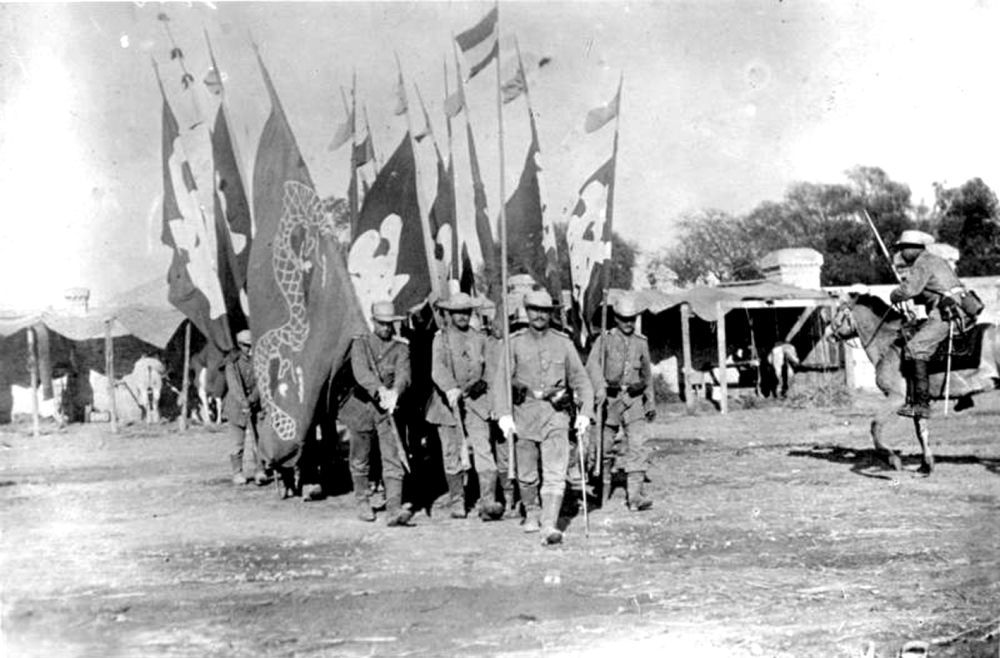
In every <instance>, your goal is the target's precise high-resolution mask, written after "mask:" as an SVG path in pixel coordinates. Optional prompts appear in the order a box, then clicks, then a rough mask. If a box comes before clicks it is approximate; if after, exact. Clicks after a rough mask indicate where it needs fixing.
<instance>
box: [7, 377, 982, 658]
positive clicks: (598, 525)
mask: <svg viewBox="0 0 1000 658" xmlns="http://www.w3.org/2000/svg"><path fill="white" fill-rule="evenodd" d="M877 403H878V400H876V399H875V398H864V397H862V398H859V399H858V400H856V401H855V405H854V406H853V407H852V408H849V409H837V410H831V409H820V410H816V409H811V410H796V409H790V408H787V407H783V406H769V407H764V408H758V409H751V410H742V411H735V412H733V413H731V414H729V415H728V416H725V417H723V416H719V415H718V414H716V413H706V414H704V415H696V416H688V415H685V414H682V413H680V412H675V413H667V414H661V419H662V420H661V422H660V423H658V424H657V425H656V427H655V432H654V434H655V437H656V438H655V439H654V443H655V447H656V451H655V459H654V468H653V470H652V471H651V472H650V474H649V475H650V478H651V480H652V484H651V490H652V493H653V495H654V497H655V500H656V505H655V507H654V508H653V510H651V511H649V512H647V513H643V514H632V513H629V512H627V511H626V510H625V509H624V508H623V506H622V497H623V496H622V493H621V492H620V491H619V492H616V494H615V496H614V497H613V498H612V499H611V500H610V501H609V502H608V503H607V504H605V506H604V508H603V509H600V510H596V511H593V512H592V514H591V518H590V526H591V529H590V536H589V538H587V537H585V533H584V527H583V522H582V519H581V518H580V517H579V516H576V517H574V518H573V519H571V520H570V522H569V523H570V524H569V527H568V530H567V535H566V541H565V544H564V545H563V546H561V547H559V548H555V549H546V548H543V547H541V546H539V545H538V538H537V535H525V534H524V533H522V532H521V531H520V529H519V527H518V525H517V522H516V521H514V520H505V521H502V522H500V523H491V524H484V523H482V522H480V521H479V520H478V519H476V518H472V517H470V518H469V519H467V520H451V519H446V518H442V515H439V514H435V515H434V516H433V517H431V516H427V515H424V514H421V515H419V516H418V517H417V519H416V527H412V528H402V529H391V528H387V527H385V526H384V525H383V524H382V522H381V519H380V522H379V523H376V524H366V523H363V522H361V521H357V520H355V519H354V514H353V508H352V505H351V496H350V494H345V495H342V496H338V497H333V498H329V499H326V500H323V501H319V502H314V503H309V504H303V503H301V502H299V501H298V500H287V501H281V500H279V499H278V498H277V496H276V494H275V492H274V490H273V489H272V488H270V487H266V488H256V487H253V486H250V487H244V488H237V487H234V486H233V485H232V484H230V483H229V479H228V477H227V458H226V453H227V449H228V447H227V445H226V441H225V440H224V438H223V435H222V434H221V433H216V432H212V431H208V430H205V429H200V428H199V429H195V430H191V431H189V432H188V433H187V434H183V435H182V434H178V433H177V432H175V431H174V430H173V428H169V427H166V426H162V427H154V428H146V427H141V426H134V427H131V428H126V429H124V430H123V431H122V432H121V433H120V434H118V435H110V434H107V433H106V427H105V426H100V425H91V426H72V427H70V428H69V429H68V430H66V431H55V430H54V429H52V430H50V433H48V434H46V435H44V436H42V437H40V438H38V439H33V438H31V437H30V436H29V435H28V434H27V433H26V432H25V431H24V430H23V429H18V428H10V427H8V431H7V433H6V434H3V435H0V528H2V531H3V532H2V540H0V551H2V553H0V559H2V563H0V567H2V575H0V586H2V590H0V595H2V599H0V600H2V636H0V649H3V650H4V651H3V652H2V653H4V654H5V655H9V656H192V657H194V656H197V657H202V656H289V657H291V656H309V657H313V656H400V655H417V656H446V655H447V656H452V655H457V656H486V655H505V656H531V655H538V654H542V653H545V654H546V655H566V656H570V655H573V656H578V655H585V656H601V655H614V654H620V655H656V656H665V655H671V656H859V657H860V656H864V655H869V656H882V657H888V656H895V655H896V654H897V652H898V650H899V649H900V647H901V646H902V644H903V643H904V642H906V641H909V640H924V641H927V642H931V643H932V644H931V652H930V653H931V655H932V656H956V657H957V656H977V657H979V656H981V657H986V656H990V657H996V656H997V655H998V650H1000V649H998V646H1000V637H998V635H1000V621H998V618H1000V436H998V428H1000V400H991V401H988V400H986V399H984V400H982V401H980V406H979V407H977V408H975V409H973V410H971V411H967V412H963V413H962V414H957V415H956V414H952V415H949V416H948V417H944V416H940V415H939V416H938V417H936V418H935V419H934V420H932V421H931V432H932V441H933V442H934V446H935V448H936V453H937V456H938V468H937V470H936V471H935V473H934V474H933V475H932V476H931V477H929V478H924V477H920V476H918V475H917V474H916V472H915V470H916V466H917V464H918V455H917V446H916V441H915V440H914V439H913V437H912V436H911V434H910V431H909V428H908V427H907V426H906V424H904V423H902V422H900V423H899V424H898V426H897V427H894V428H892V431H891V433H890V436H889V440H890V443H891V444H893V445H894V446H896V447H897V448H899V449H901V450H902V452H903V455H904V462H905V464H906V470H905V471H903V472H893V471H889V470H887V467H886V466H885V465H884V464H882V463H881V462H879V461H878V460H876V459H874V457H873V455H872V452H871V450H870V440H869V438H868V435H867V426H868V416H867V411H866V409H870V408H871V407H872V406H873V405H875V404H877Z"/></svg>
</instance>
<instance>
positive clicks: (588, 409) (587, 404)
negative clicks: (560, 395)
mask: <svg viewBox="0 0 1000 658" xmlns="http://www.w3.org/2000/svg"><path fill="white" fill-rule="evenodd" d="M565 350H566V380H567V381H566V383H567V384H569V387H570V388H572V389H573V394H574V395H575V396H576V399H577V400H578V401H579V402H580V409H581V412H580V413H582V414H583V415H584V416H588V417H590V416H591V415H592V414H593V413H594V386H593V385H592V384H591V383H590V375H588V374H587V369H586V368H584V367H583V361H581V360H580V355H579V354H577V352H576V348H575V347H574V346H573V343H572V341H570V340H566V341H565Z"/></svg>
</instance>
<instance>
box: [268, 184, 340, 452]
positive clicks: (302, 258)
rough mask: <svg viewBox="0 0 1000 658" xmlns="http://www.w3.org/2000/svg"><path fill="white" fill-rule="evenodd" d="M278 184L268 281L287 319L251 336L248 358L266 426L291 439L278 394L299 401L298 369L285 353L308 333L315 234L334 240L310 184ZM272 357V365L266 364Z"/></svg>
mask: <svg viewBox="0 0 1000 658" xmlns="http://www.w3.org/2000/svg"><path fill="white" fill-rule="evenodd" d="M283 187H284V194H283V197H282V214H281V219H280V220H279V222H278V229H277V231H276V232H275V236H274V243H273V246H272V256H271V262H272V265H273V267H274V280H275V282H276V283H277V285H278V290H279V291H280V293H281V296H282V298H283V299H284V301H285V305H286V307H287V308H288V319H287V320H286V321H285V322H284V323H283V324H280V325H278V326H276V327H272V328H271V329H268V330H267V331H266V332H264V334H263V335H262V336H261V337H260V339H259V340H258V341H257V345H256V347H255V349H254V355H253V360H254V371H255V372H256V374H257V380H258V384H259V389H260V394H261V399H262V402H263V406H264V408H265V409H266V410H267V415H268V417H269V419H270V422H271V427H273V428H274V431H275V433H276V434H277V435H278V438H279V439H280V440H282V441H294V440H295V438H296V436H297V434H296V432H297V429H298V428H297V426H296V421H295V418H293V417H292V415H291V414H289V413H288V412H287V411H286V410H285V409H283V408H282V406H281V400H280V398H285V397H286V396H288V395H295V397H296V398H298V401H299V403H301V402H302V399H303V393H304V381H303V374H302V368H301V366H298V367H293V363H292V358H291V355H292V353H295V352H301V351H302V348H303V346H304V345H305V342H306V339H307V338H308V337H309V317H308V314H307V303H308V298H307V292H306V291H307V290H308V289H309V278H310V277H311V276H312V271H313V268H314V266H316V265H317V264H318V265H319V266H320V268H321V269H322V270H323V271H324V274H325V270H326V259H325V256H324V255H323V254H322V253H321V252H320V251H319V249H318V246H319V242H320V238H327V239H334V237H333V236H334V227H333V222H332V221H331V220H330V218H329V215H327V214H325V213H324V212H323V208H322V204H321V202H320V199H319V197H317V196H316V193H315V192H314V191H313V190H312V188H310V187H308V186H306V185H303V184H302V183H298V182H295V181H286V182H285V184H284V186H283ZM317 254H319V260H318V262H317V261H316V255H317ZM324 278H325V276H324ZM275 361H276V362H277V369H273V367H272V366H273V364H274V362H275ZM272 375H274V376H275V377H276V379H277V383H278V386H277V388H276V389H273V388H272V385H271V377H272ZM292 389H294V390H292ZM272 390H276V391H277V394H278V396H279V399H275V396H274V394H273V393H272Z"/></svg>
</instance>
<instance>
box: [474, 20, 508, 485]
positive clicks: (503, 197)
mask: <svg viewBox="0 0 1000 658" xmlns="http://www.w3.org/2000/svg"><path fill="white" fill-rule="evenodd" d="M495 6H496V8H497V51H498V52H497V61H496V83H497V149H498V152H499V163H500V310H501V318H500V326H501V328H502V336H503V358H504V363H503V366H504V368H503V375H504V386H505V387H506V395H505V396H504V397H505V399H507V400H508V401H509V400H510V387H511V355H510V320H509V319H510V314H509V312H508V309H507V301H508V300H507V192H506V182H505V181H504V152H503V99H502V98H501V96H500V87H501V81H500V53H499V48H500V45H499V44H500V3H499V1H498V2H497V3H496V5H495ZM466 111H468V108H466ZM466 116H468V115H466ZM508 404H509V402H508ZM503 412H504V413H507V414H513V413H514V410H513V408H512V407H508V408H507V409H504V410H503ZM509 443H510V444H509V446H508V449H509V451H510V452H509V454H508V459H507V477H508V478H509V479H510V480H511V481H513V480H514V478H516V477H517V466H516V464H515V461H516V453H515V450H514V437H513V436H511V437H510V439H509Z"/></svg>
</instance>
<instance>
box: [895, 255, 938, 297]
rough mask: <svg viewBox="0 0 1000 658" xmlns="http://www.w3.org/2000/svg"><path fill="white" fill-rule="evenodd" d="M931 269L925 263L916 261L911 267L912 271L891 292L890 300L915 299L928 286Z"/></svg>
mask: <svg viewBox="0 0 1000 658" xmlns="http://www.w3.org/2000/svg"><path fill="white" fill-rule="evenodd" d="M930 274H931V273H930V270H929V269H928V268H927V267H925V266H924V264H923V263H920V262H915V263H913V265H912V266H911V267H910V272H909V274H908V275H907V277H906V280H905V281H903V282H902V283H901V284H899V286H897V287H896V289H895V290H893V291H892V292H891V293H889V301H891V302H893V303H896V302H901V301H904V300H907V299H913V298H914V297H916V296H917V295H919V294H920V293H921V292H923V289H924V288H925V287H926V286H927V280H928V279H929V278H930Z"/></svg>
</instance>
